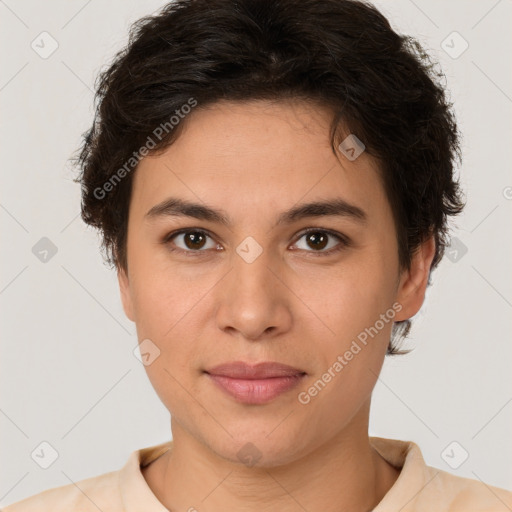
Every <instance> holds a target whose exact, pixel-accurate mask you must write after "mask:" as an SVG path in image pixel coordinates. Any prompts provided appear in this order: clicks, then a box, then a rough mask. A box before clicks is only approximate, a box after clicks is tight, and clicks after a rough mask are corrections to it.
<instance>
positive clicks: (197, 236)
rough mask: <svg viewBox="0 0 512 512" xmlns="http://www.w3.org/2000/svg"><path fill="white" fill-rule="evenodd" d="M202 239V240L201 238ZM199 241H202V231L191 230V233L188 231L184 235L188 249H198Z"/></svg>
mask: <svg viewBox="0 0 512 512" xmlns="http://www.w3.org/2000/svg"><path fill="white" fill-rule="evenodd" d="M201 239H202V240H201ZM201 241H204V236H203V234H202V233H199V232H197V231H193V232H191V233H189V234H188V235H187V236H186V237H185V243H186V244H187V247H188V248H189V249H198V248H200V247H198V245H197V244H198V243H199V245H201V244H200V242H201ZM189 242H191V243H189Z"/></svg>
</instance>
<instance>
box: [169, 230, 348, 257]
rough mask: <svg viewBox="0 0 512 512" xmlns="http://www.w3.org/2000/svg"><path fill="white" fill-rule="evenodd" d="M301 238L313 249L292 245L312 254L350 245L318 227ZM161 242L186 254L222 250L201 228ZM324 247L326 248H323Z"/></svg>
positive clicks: (171, 234)
mask: <svg viewBox="0 0 512 512" xmlns="http://www.w3.org/2000/svg"><path fill="white" fill-rule="evenodd" d="M302 238H304V239H305V241H306V244H308V247H309V248H313V250H308V247H306V248H304V247H298V244H297V242H295V245H294V246H292V247H293V248H299V249H301V250H306V251H307V252H310V253H313V254H314V253H317V254H315V256H317V255H318V256H328V255H330V254H333V253H335V252H337V251H341V250H342V249H344V248H346V247H349V246H350V245H351V242H350V239H349V238H348V237H346V236H345V235H342V234H341V233H336V232H333V231H330V230H325V229H319V228H310V229H308V230H307V231H305V232H303V233H302V234H301V236H300V237H299V239H298V241H300V240H301V239H302ZM208 239H210V246H208ZM329 239H334V240H335V241H337V242H338V244H334V247H333V243H332V240H329ZM162 243H163V244H164V245H166V246H169V250H170V251H177V252H182V253H185V254H186V255H187V256H198V255H200V253H206V252H207V250H208V249H217V250H222V246H220V245H219V244H216V243H215V241H214V240H213V238H212V237H211V236H210V234H209V233H207V232H206V231H204V230H202V229H191V228H189V229H181V230H179V231H173V232H172V233H169V234H168V235H166V236H165V237H164V239H163V240H162ZM180 244H181V245H180ZM329 246H330V247H329ZM326 247H327V248H328V250H324V249H326Z"/></svg>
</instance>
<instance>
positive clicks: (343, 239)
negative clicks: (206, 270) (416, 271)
mask: <svg viewBox="0 0 512 512" xmlns="http://www.w3.org/2000/svg"><path fill="white" fill-rule="evenodd" d="M184 233H200V234H202V235H206V236H208V237H210V238H211V239H212V240H213V239H214V237H213V236H212V235H211V234H210V233H209V232H208V231H205V230H204V229H199V228H186V229H185V228H184V229H180V230H178V231H173V232H172V233H168V234H167V235H165V237H164V238H163V240H162V242H161V243H162V244H164V245H167V246H170V244H171V240H172V239H173V238H175V237H176V236H178V235H182V234H184ZM309 233H322V234H327V235H329V236H331V237H333V238H336V239H337V240H338V241H339V242H340V243H339V244H338V245H337V246H336V247H334V248H332V249H329V250H328V251H306V252H309V253H312V254H313V257H317V256H320V257H321V256H330V255H332V254H334V253H337V252H339V251H342V250H343V249H345V248H347V247H350V246H351V245H352V242H351V240H350V239H349V238H348V237H347V236H345V235H342V234H341V233H337V232H335V231H331V230H329V229H321V228H307V229H306V230H304V231H302V232H301V233H300V235H299V236H298V238H297V239H296V241H295V242H294V244H296V243H297V242H298V241H299V240H300V239H301V238H302V237H304V236H305V235H308V234H309ZM168 249H169V250H170V251H171V252H181V253H185V255H186V256H188V257H197V256H202V255H204V254H205V253H207V252H208V250H197V251H194V250H185V249H181V248H179V247H178V248H174V247H168ZM298 250H303V249H298ZM201 253H203V254H201Z"/></svg>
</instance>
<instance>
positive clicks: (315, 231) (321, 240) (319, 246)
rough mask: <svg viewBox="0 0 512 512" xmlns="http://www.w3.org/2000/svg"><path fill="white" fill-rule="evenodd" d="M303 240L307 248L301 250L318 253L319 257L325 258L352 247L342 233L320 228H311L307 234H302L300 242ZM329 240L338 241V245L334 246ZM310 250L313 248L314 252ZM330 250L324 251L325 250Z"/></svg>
mask: <svg viewBox="0 0 512 512" xmlns="http://www.w3.org/2000/svg"><path fill="white" fill-rule="evenodd" d="M302 238H304V239H305V242H306V244H308V245H307V247H306V248H305V249H304V247H298V248H299V249H301V250H306V251H307V252H312V253H315V252H316V253H318V255H319V256H325V255H329V254H332V253H334V252H337V251H341V250H342V249H344V248H346V247H349V246H350V240H349V239H348V238H347V237H346V236H345V235H342V234H341V233H334V232H332V231H329V230H325V229H319V228H311V229H308V230H307V231H306V232H304V233H302V235H301V236H300V238H299V240H301V239H302ZM329 238H331V239H335V240H337V241H338V244H333V243H332V241H329ZM295 246H298V245H297V242H296V243H295ZM308 247H309V248H311V247H312V248H313V251H311V250H308ZM326 247H327V248H328V250H324V249H325V248H326Z"/></svg>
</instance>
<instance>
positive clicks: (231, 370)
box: [205, 361, 306, 405]
mask: <svg viewBox="0 0 512 512" xmlns="http://www.w3.org/2000/svg"><path fill="white" fill-rule="evenodd" d="M205 373H206V375H207V376H208V377H209V378H210V380H211V381H212V382H213V383H214V384H215V385H216V386H217V388H218V389H221V390H222V391H224V392H225V393H227V394H228V395H229V396H230V397H231V398H234V399H235V400H236V401H237V402H240V403H244V404H252V405H262V404H265V403H267V402H270V401H272V400H274V399H275V398H276V397H278V396H279V395H281V394H283V393H285V392H287V391H290V390H291V389H293V388H294V387H296V386H297V385H298V384H299V383H300V381H301V380H302V379H303V377H304V376H305V375H306V372H304V371H302V370H299V369H298V368H293V367H292V366H288V365H285V364H281V363H273V362H265V363H259V364H256V365H249V364H247V363H244V362H243V361H235V362H232V363H225V364H221V365H218V366H215V367H213V368H210V369H209V370H207V371H206V372H205Z"/></svg>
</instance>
